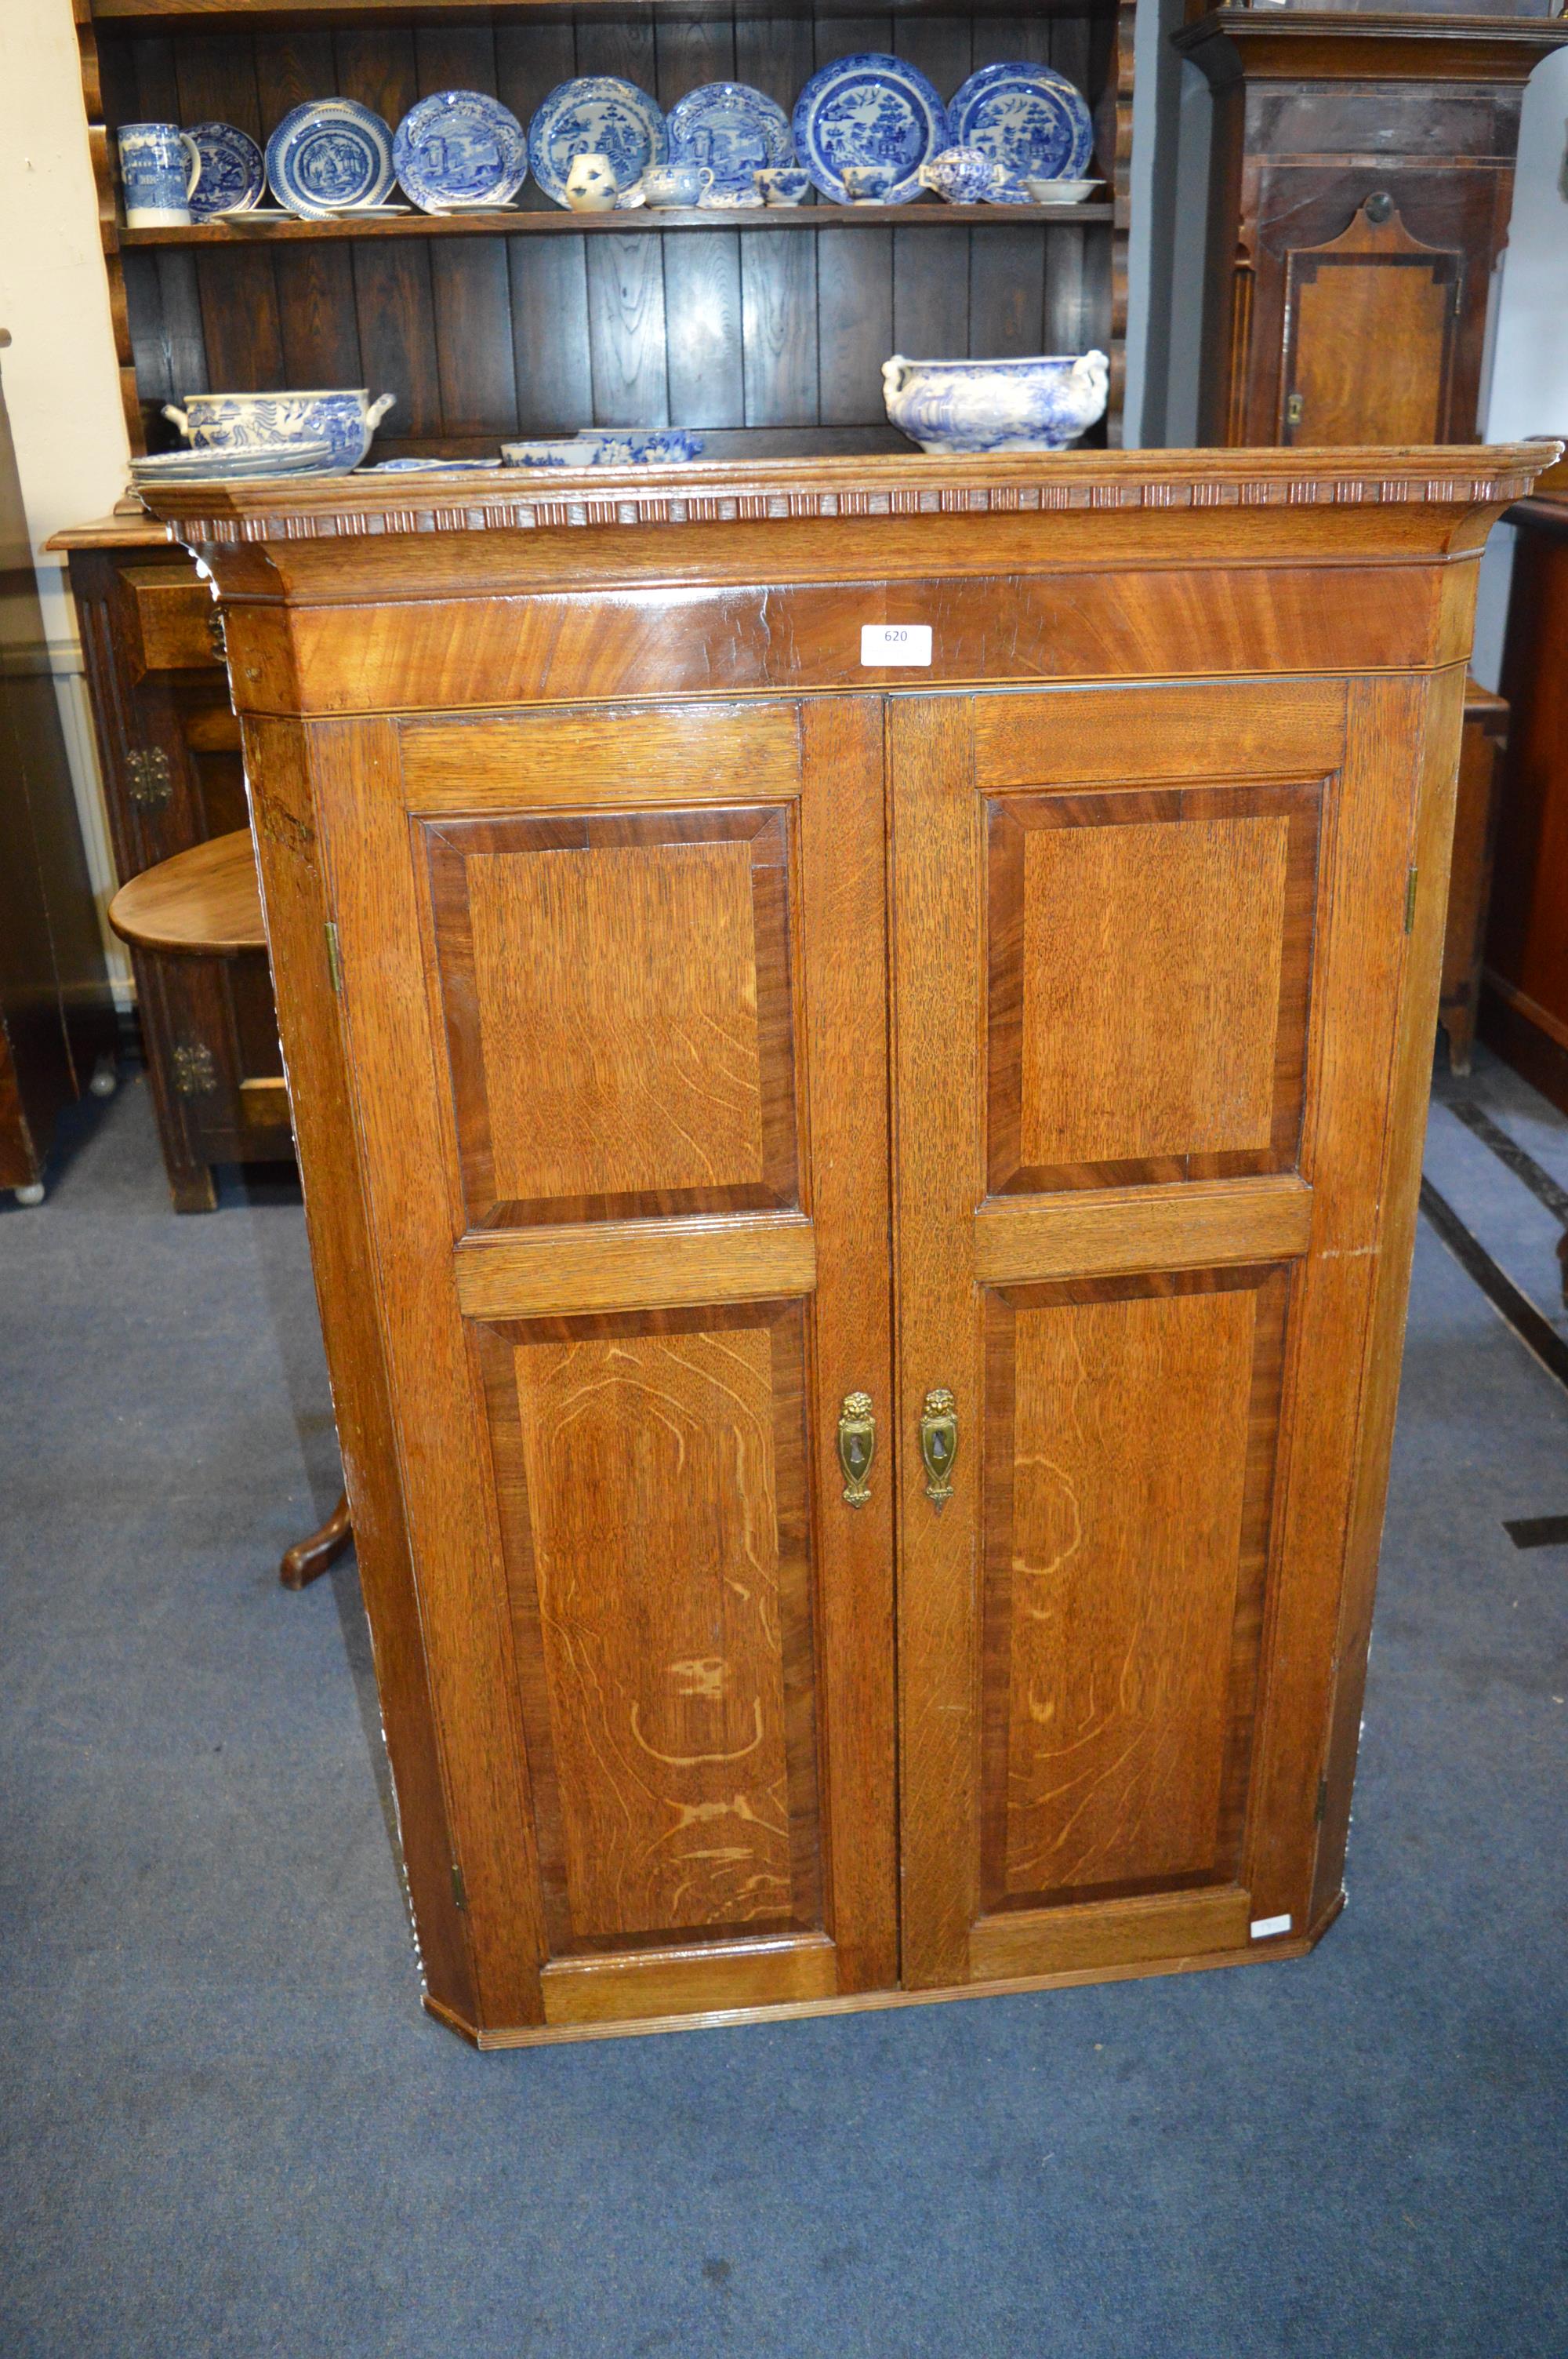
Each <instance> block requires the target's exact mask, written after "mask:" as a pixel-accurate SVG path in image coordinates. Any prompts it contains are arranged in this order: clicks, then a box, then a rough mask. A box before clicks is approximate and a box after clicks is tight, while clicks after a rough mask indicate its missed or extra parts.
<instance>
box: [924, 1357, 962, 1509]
mask: <svg viewBox="0 0 1568 2359" xmlns="http://www.w3.org/2000/svg"><path fill="white" fill-rule="evenodd" d="M957 1455H958V1415H957V1405H956V1404H955V1402H954V1399H953V1396H952V1394H951V1393H950V1392H949V1391H948V1390H947V1387H946V1385H935V1386H933V1387H932V1389H931V1391H930V1392H928V1393H927V1394H926V1396H925V1408H923V1409H922V1410H921V1412H920V1458H921V1463H922V1464H923V1465H924V1467H925V1495H926V1497H927V1498H928V1499H929V1500H930V1502H931V1504H932V1506H934V1507H935V1510H936V1512H937V1514H938V1515H940V1514H941V1512H942V1510H943V1508H944V1507H945V1506H946V1504H947V1502H948V1500H949V1499H950V1498H951V1497H952V1495H953V1485H952V1484H951V1482H950V1481H949V1480H948V1477H949V1476H950V1475H951V1473H952V1472H953V1461H954V1459H955V1458H957Z"/></svg>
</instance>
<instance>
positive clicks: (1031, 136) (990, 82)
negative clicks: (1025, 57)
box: [947, 64, 1095, 205]
mask: <svg viewBox="0 0 1568 2359" xmlns="http://www.w3.org/2000/svg"><path fill="white" fill-rule="evenodd" d="M947 119H948V121H949V122H950V123H951V125H952V126H953V136H954V138H955V140H957V141H958V142H959V143H960V144H961V145H962V146H964V147H979V148H982V149H983V150H984V152H985V153H986V154H987V155H988V156H990V157H993V158H995V159H996V161H997V162H998V163H1000V164H1002V165H1004V166H1005V167H1006V169H1007V176H1008V177H1007V179H1006V181H1005V183H1004V184H1003V186H1002V187H1001V188H1000V189H998V190H995V191H994V194H993V198H992V201H993V202H994V203H998V204H1004V205H1026V204H1027V203H1028V202H1029V192H1028V190H1026V189H1025V188H1024V187H1023V186H1022V183H1023V181H1025V180H1026V179H1031V180H1080V179H1082V178H1083V176H1084V168H1085V166H1086V165H1087V163H1088V160H1089V158H1090V157H1091V156H1092V155H1093V154H1094V146H1095V132H1094V125H1093V123H1092V122H1091V120H1090V118H1089V110H1088V103H1087V100H1086V99H1085V97H1084V94H1083V92H1081V91H1080V90H1079V89H1078V88H1077V87H1076V84H1074V83H1073V82H1069V81H1068V80H1067V77H1066V75H1065V74H1059V73H1056V72H1054V71H1053V70H1052V68H1051V67H1050V66H1031V65H1022V64H1020V65H994V66H982V67H981V68H980V70H979V73H972V74H971V75H970V76H969V79H968V82H965V84H964V85H963V88H962V89H961V90H958V91H956V92H954V94H953V98H952V101H951V103H950V104H949V106H948V108H947Z"/></svg>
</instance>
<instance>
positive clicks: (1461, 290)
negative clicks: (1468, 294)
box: [1454, 278, 1465, 319]
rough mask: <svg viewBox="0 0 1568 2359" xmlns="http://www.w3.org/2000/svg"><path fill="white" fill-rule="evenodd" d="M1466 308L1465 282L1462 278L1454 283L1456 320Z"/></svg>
mask: <svg viewBox="0 0 1568 2359" xmlns="http://www.w3.org/2000/svg"><path fill="white" fill-rule="evenodd" d="M1464 308H1465V281H1464V280H1463V279H1462V278H1456V279H1455V280H1454V318H1455V319H1457V318H1458V317H1459V314H1460V312H1461V311H1462V310H1464Z"/></svg>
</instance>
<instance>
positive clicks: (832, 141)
mask: <svg viewBox="0 0 1568 2359" xmlns="http://www.w3.org/2000/svg"><path fill="white" fill-rule="evenodd" d="M949 144H950V142H949V139H948V134H947V114H946V108H945V107H944V106H943V104H942V101H941V100H940V98H939V97H938V96H937V94H936V92H935V90H934V89H933V87H932V85H931V83H930V82H927V81H926V79H925V75H924V74H923V73H921V72H920V71H918V69H917V68H916V67H914V66H909V65H905V64H904V62H903V59H902V58H888V57H881V56H878V55H876V54H875V53H871V54H868V55H862V56H858V57H852V58H836V59H835V60H834V61H833V63H832V64H831V65H829V66H824V67H823V68H822V69H821V71H820V72H818V73H814V74H813V75H812V77H811V80H810V81H809V82H807V83H806V88H805V89H804V90H803V91H802V92H801V93H800V96H799V97H798V98H797V99H796V100H795V151H796V153H797V154H798V156H799V158H800V160H801V162H802V163H803V164H804V165H805V166H806V170H807V171H808V172H809V173H810V175H811V177H812V179H814V180H815V181H816V185H817V187H818V188H819V189H820V190H821V191H822V193H823V195H824V196H825V197H831V198H832V199H833V200H834V201H835V202H836V203H838V204H841V205H843V204H848V203H849V190H847V189H846V188H845V186H844V178H843V173H844V167H845V165H846V164H886V165H889V166H890V167H891V168H892V175H893V177H892V183H891V185H890V186H889V188H888V189H887V190H886V192H885V194H884V195H883V197H882V199H881V202H882V203H884V204H890V205H902V204H907V203H908V201H909V200H910V199H911V198H912V197H914V196H917V195H918V194H919V190H920V179H919V173H920V167H921V166H922V164H929V163H930V161H931V158H933V156H935V155H939V154H940V152H941V150H942V149H943V148H944V147H947V146H948V145H949Z"/></svg>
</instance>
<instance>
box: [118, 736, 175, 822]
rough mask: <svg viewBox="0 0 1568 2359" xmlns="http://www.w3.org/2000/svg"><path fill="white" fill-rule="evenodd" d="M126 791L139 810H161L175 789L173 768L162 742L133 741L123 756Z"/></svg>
mask: <svg viewBox="0 0 1568 2359" xmlns="http://www.w3.org/2000/svg"><path fill="white" fill-rule="evenodd" d="M125 775H126V777H128V778H129V780H130V782H131V783H130V787H129V788H128V790H127V791H128V792H129V794H130V798H131V800H132V801H133V802H134V803H135V805H136V807H137V809H138V810H162V809H163V807H164V805H165V803H167V802H168V799H169V797H170V796H171V795H172V794H173V792H174V772H173V771H172V769H171V768H170V767H169V760H168V755H167V754H166V753H165V752H164V750H163V747H162V746H161V745H136V746H134V747H133V748H132V750H131V751H130V752H129V753H128V754H127V755H126V756H125Z"/></svg>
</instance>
